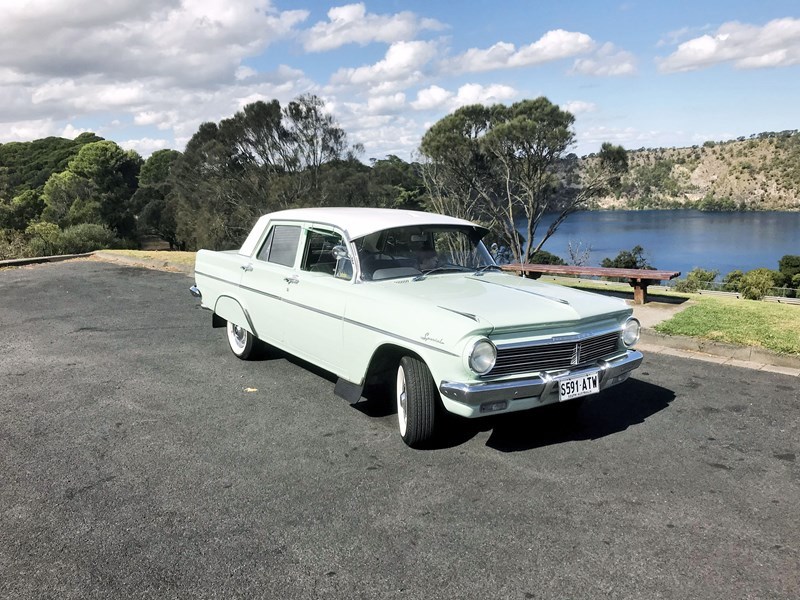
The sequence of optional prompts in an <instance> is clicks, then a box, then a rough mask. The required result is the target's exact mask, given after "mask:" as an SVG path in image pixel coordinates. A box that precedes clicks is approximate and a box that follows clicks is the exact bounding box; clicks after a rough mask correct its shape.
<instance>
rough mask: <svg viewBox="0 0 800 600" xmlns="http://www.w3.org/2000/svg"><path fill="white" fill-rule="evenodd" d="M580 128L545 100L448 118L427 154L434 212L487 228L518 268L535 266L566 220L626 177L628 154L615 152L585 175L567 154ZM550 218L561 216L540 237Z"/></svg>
mask: <svg viewBox="0 0 800 600" xmlns="http://www.w3.org/2000/svg"><path fill="white" fill-rule="evenodd" d="M574 120H575V119H574V117H573V115H572V114H570V113H569V112H567V111H565V110H562V109H560V108H559V107H558V106H557V105H555V104H552V103H551V102H550V101H549V100H547V98H544V97H540V98H537V99H535V100H523V101H521V102H517V103H515V104H512V105H511V106H505V105H501V104H496V105H493V106H483V105H471V106H466V107H463V108H460V109H458V110H456V111H455V112H454V113H452V114H450V115H448V116H446V117H444V118H443V119H441V120H440V121H438V122H437V123H435V124H434V125H433V126H432V127H431V128H430V129H429V130H428V131H427V132H426V133H425V136H424V137H423V139H422V144H421V146H420V149H421V151H422V154H423V155H424V156H425V157H426V158H427V162H426V163H425V164H424V165H423V173H424V177H425V183H426V186H427V187H428V192H429V194H430V196H431V203H432V205H433V207H434V209H436V210H439V211H442V212H445V213H447V214H451V215H453V216H462V217H466V218H471V219H474V220H480V221H482V222H484V223H485V224H487V225H488V226H489V227H491V228H492V229H493V230H494V231H496V232H497V235H498V236H499V237H500V239H501V240H502V241H503V242H504V243H505V244H506V246H507V247H508V248H509V249H510V250H511V252H512V254H513V256H514V259H515V260H518V261H527V260H529V259H530V258H531V257H532V255H533V254H535V253H536V252H538V251H539V250H541V249H542V246H543V245H544V243H545V242H546V241H547V240H548V239H549V238H550V237H551V236H552V235H553V233H555V231H556V229H557V228H558V226H559V225H560V224H561V223H562V222H563V221H564V219H566V218H567V217H568V216H569V215H570V214H571V213H573V212H575V211H576V210H579V209H580V208H583V207H584V206H586V204H587V201H588V200H589V199H591V198H593V197H596V196H598V195H600V194H603V193H606V191H607V190H608V189H609V188H610V187H611V186H613V185H615V184H618V181H619V175H620V173H621V172H624V171H625V170H626V169H627V157H626V153H625V151H624V149H622V148H621V147H619V146H612V145H611V144H604V145H603V148H602V150H601V152H600V155H599V158H598V159H597V160H595V161H594V162H589V163H588V164H587V165H588V166H587V167H586V168H579V161H578V160H577V157H575V156H574V155H567V154H566V152H567V150H568V149H569V148H570V147H571V146H572V145H573V144H574V142H575V134H574V131H573V129H572V126H573V123H574ZM547 213H555V215H556V216H555V219H554V220H553V224H552V225H551V226H550V227H548V228H547V230H545V231H544V232H543V233H542V234H541V235H540V236H539V237H537V230H538V228H539V225H540V223H541V221H542V218H543V217H544V215H545V214H547ZM520 230H521V232H520Z"/></svg>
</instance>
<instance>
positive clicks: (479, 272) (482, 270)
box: [474, 265, 503, 276]
mask: <svg viewBox="0 0 800 600" xmlns="http://www.w3.org/2000/svg"><path fill="white" fill-rule="evenodd" d="M489 269H497V270H498V271H502V270H503V268H502V267H499V266H497V265H483V266H482V267H478V270H477V271H475V273H474V275H478V276H480V275H483V274H484V273H486V271H488V270H489Z"/></svg>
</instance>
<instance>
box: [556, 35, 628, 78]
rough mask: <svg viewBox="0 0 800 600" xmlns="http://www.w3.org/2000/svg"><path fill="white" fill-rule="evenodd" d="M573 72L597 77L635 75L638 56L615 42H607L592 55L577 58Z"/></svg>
mask: <svg viewBox="0 0 800 600" xmlns="http://www.w3.org/2000/svg"><path fill="white" fill-rule="evenodd" d="M572 72H573V73H580V74H581V75H593V76H596V77H619V76H624V75H634V74H635V73H636V58H635V57H634V56H633V54H631V53H630V52H627V51H625V50H620V49H618V48H617V47H616V46H614V44H612V43H610V42H607V43H605V44H603V45H602V46H601V47H600V48H599V49H598V50H597V52H595V53H594V54H593V55H592V56H589V57H586V58H578V59H576V60H575V64H574V65H573V66H572Z"/></svg>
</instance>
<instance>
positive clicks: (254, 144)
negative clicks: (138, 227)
mask: <svg viewBox="0 0 800 600" xmlns="http://www.w3.org/2000/svg"><path fill="white" fill-rule="evenodd" d="M351 154H352V150H351V151H350V152H348V146H347V140H346V135H345V133H344V131H343V130H342V129H341V128H340V127H339V125H338V124H337V123H336V120H335V119H334V118H333V116H332V115H330V114H328V113H327V112H326V111H325V107H324V104H323V102H322V100H320V99H319V98H317V97H316V96H313V95H304V96H300V97H299V98H297V99H295V100H293V101H292V102H290V103H289V104H288V105H287V106H286V107H283V108H282V107H281V105H280V103H279V102H278V101H277V100H272V101H270V102H263V101H258V102H253V103H251V104H248V105H246V106H245V107H243V108H242V110H240V111H238V112H237V113H236V114H235V115H233V116H232V117H231V118H228V119H223V120H222V121H220V123H219V124H218V125H217V124H214V123H203V124H202V125H201V126H200V129H199V130H198V131H197V133H195V135H194V136H192V139H191V140H190V141H189V143H188V144H187V146H186V150H185V152H184V153H183V155H182V156H181V157H180V158H179V159H178V160H177V161H176V163H175V165H174V168H173V169H172V174H171V179H172V182H173V199H174V201H175V202H177V212H176V220H177V234H178V237H180V238H181V239H182V240H185V241H186V242H187V243H188V245H189V246H191V247H199V246H203V247H206V248H214V249H219V248H223V247H231V246H234V245H236V244H237V243H239V242H240V241H241V240H242V239H243V238H244V236H245V235H246V234H247V232H248V231H249V230H250V228H251V226H252V224H253V221H254V220H255V218H256V217H257V216H258V215H260V214H263V213H264V212H268V211H270V210H275V209H280V208H289V207H293V206H305V205H318V204H324V203H325V202H326V194H325V190H324V189H323V188H322V186H321V185H320V181H321V178H320V173H321V169H322V167H323V165H325V164H327V163H331V162H335V161H337V160H342V159H344V158H349V157H351Z"/></svg>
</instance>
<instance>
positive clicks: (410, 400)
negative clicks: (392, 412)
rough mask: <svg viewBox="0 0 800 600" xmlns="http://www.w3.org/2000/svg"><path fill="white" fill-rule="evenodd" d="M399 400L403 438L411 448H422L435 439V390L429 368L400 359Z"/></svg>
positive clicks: (399, 419) (410, 359)
mask: <svg viewBox="0 0 800 600" xmlns="http://www.w3.org/2000/svg"><path fill="white" fill-rule="evenodd" d="M396 399H397V421H398V425H399V428H400V436H401V437H402V438H403V441H404V442H405V443H406V444H408V445H409V446H411V447H412V448H418V447H420V446H423V445H424V444H426V443H427V442H429V441H430V440H431V439H432V438H433V433H434V424H435V417H436V386H435V384H434V382H433V377H431V372H430V370H429V369H428V366H427V365H426V364H425V363H424V362H422V361H421V360H419V359H418V358H415V357H413V356H404V357H403V358H402V359H400V364H399V365H398V367H397V389H396Z"/></svg>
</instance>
